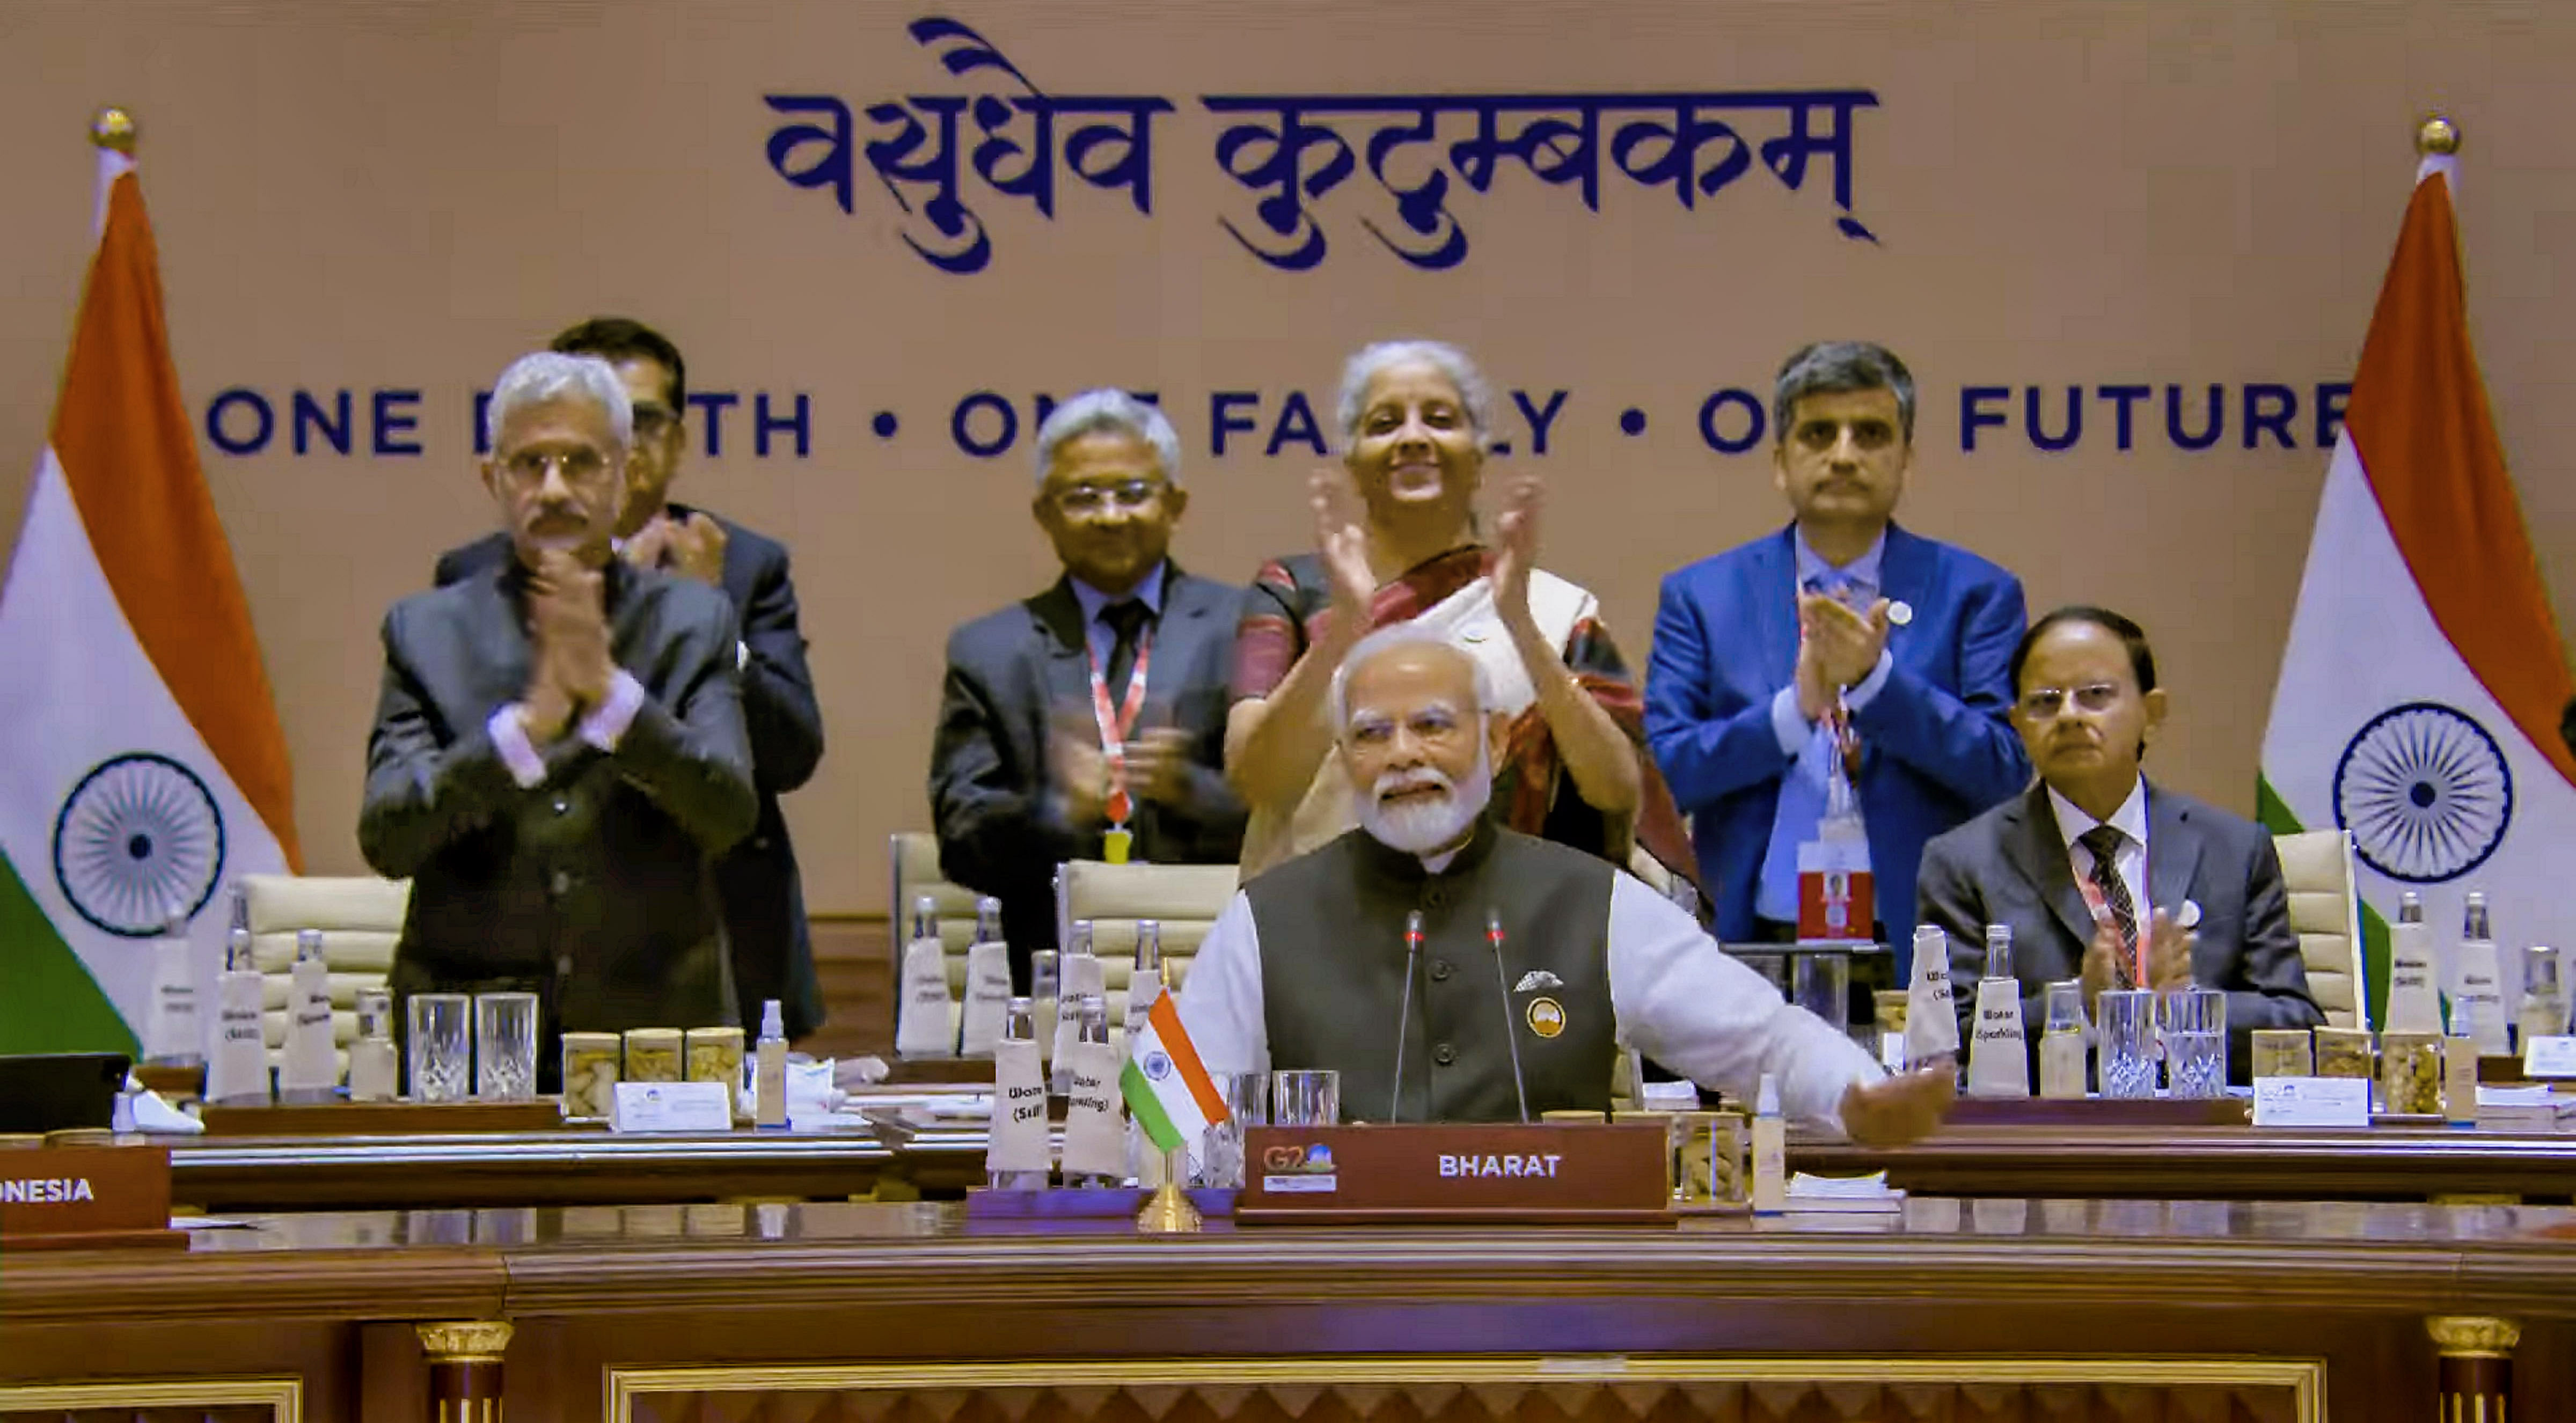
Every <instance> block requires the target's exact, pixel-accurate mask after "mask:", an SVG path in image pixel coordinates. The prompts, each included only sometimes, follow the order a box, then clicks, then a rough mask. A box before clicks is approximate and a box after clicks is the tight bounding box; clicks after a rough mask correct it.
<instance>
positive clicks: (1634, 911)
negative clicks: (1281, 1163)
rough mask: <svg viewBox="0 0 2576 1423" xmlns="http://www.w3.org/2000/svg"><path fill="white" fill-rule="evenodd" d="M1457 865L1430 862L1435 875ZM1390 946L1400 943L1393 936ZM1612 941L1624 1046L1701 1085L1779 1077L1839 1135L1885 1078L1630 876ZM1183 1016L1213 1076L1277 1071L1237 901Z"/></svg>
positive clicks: (1207, 951)
mask: <svg viewBox="0 0 2576 1423" xmlns="http://www.w3.org/2000/svg"><path fill="white" fill-rule="evenodd" d="M1450 858H1452V857H1450V856H1437V857H1433V859H1432V860H1429V861H1426V862H1425V863H1426V866H1427V867H1428V868H1430V869H1431V871H1432V872H1433V873H1434V874H1437V873H1439V872H1440V870H1441V868H1442V867H1443V866H1444V865H1445V864H1446V862H1447V860H1448V859H1450ZM1387 938H1388V942H1390V943H1392V942H1394V941H1395V935H1394V933H1393V932H1392V931H1390V932H1389V934H1388V936H1387ZM1609 942H1610V1007H1611V1011H1612V1013H1613V1014H1614V1015H1616V1018H1617V1021H1618V1024H1619V1029H1618V1031H1619V1041H1620V1043H1621V1044H1622V1045H1624V1046H1627V1047H1633V1048H1635V1049H1637V1050H1638V1051H1639V1052H1642V1053H1644V1054H1645V1055H1646V1056H1648V1057H1651V1058H1653V1059H1654V1060H1655V1061H1657V1062H1660V1063H1662V1064H1663V1065H1665V1066H1666V1067H1669V1068H1672V1069H1673V1070H1675V1071H1677V1072H1681V1073H1683V1074H1685V1075H1687V1076H1688V1077H1689V1078H1690V1079H1691V1080H1692V1081H1694V1082H1698V1083H1700V1084H1702V1085H1704V1086H1709V1087H1715V1088H1718V1089H1720V1090H1722V1091H1725V1092H1726V1093H1728V1094H1729V1095H1731V1096H1734V1097H1737V1098H1740V1099H1741V1100H1743V1101H1745V1102H1747V1103H1750V1102H1751V1101H1752V1100H1753V1098H1754V1093H1755V1090H1756V1088H1757V1087H1758V1086H1759V1084H1760V1082H1761V1080H1762V1074H1763V1073H1765V1072H1769V1073H1774V1074H1777V1075H1778V1077H1779V1079H1780V1110H1781V1111H1782V1112H1784V1113H1785V1114H1787V1115H1789V1116H1791V1117H1795V1118H1799V1119H1803V1120H1808V1121H1814V1122H1821V1123H1823V1124H1825V1125H1828V1126H1831V1127H1833V1128H1835V1129H1837V1130H1839V1129H1840V1128H1841V1125H1842V1118H1841V1115H1840V1112H1839V1110H1838V1109H1839V1108H1840V1106H1841V1104H1842V1099H1843V1092H1844V1090H1845V1089H1847V1088H1849V1087H1850V1086H1851V1085H1852V1084H1854V1083H1856V1082H1875V1081H1878V1080H1879V1079H1880V1078H1882V1077H1884V1076H1885V1075H1886V1074H1885V1072H1883V1071H1882V1070H1881V1069H1880V1067H1879V1065H1878V1063H1877V1062H1876V1061H1875V1060H1874V1059H1872V1058H1871V1057H1870V1055H1869V1054H1868V1053H1866V1052H1864V1051H1862V1050H1861V1048H1860V1046H1859V1045H1858V1044H1857V1043H1854V1042H1853V1041H1852V1040H1851V1039H1850V1038H1848V1037H1846V1036H1844V1035H1843V1034H1841V1033H1838V1032H1835V1031H1834V1030H1833V1028H1832V1027H1831V1026H1830V1025H1829V1024H1827V1023H1826V1022H1825V1020H1824V1019H1822V1018H1819V1017H1817V1016H1816V1015H1814V1014H1813V1013H1810V1012H1808V1011H1806V1010H1805V1009H1803V1008H1798V1007H1793V1006H1791V1005H1790V1004H1789V1003H1787V1002H1785V1001H1783V1000H1782V999H1781V997H1780V990H1778V989H1776V988H1774V987H1772V986H1771V984H1770V981H1769V980H1767V979H1765V978H1763V977H1762V975H1760V974H1758V973H1756V972H1754V971H1753V970H1752V969H1750V968H1748V967H1746V966H1745V965H1744V964H1743V963H1741V962H1739V961H1737V960H1736V959H1735V958H1734V957H1733V956H1731V955H1729V954H1728V953H1727V952H1726V951H1725V950H1723V949H1721V948H1719V947H1718V945H1717V942H1716V941H1715V940H1713V939H1711V938H1710V937H1709V936H1708V935H1707V934H1706V933H1705V932H1703V931H1702V930H1701V929H1700V927H1699V921H1697V920H1695V919H1693V918H1692V917H1691V916H1690V914H1689V913H1688V912H1686V911H1685V910H1683V909H1682V908H1681V907H1680V906H1678V905H1676V904H1674V903H1673V902H1672V901H1671V900H1668V899H1666V898H1664V897H1663V896H1662V895H1660V894H1657V893H1655V891H1654V890H1652V889H1650V888H1648V887H1647V886H1646V885H1645V883H1644V882H1643V881H1641V880H1638V879H1637V878H1635V877H1634V876H1632V875H1629V874H1627V873H1625V872H1618V873H1617V877H1616V878H1615V879H1614V880H1613V881H1612V882H1611V887H1610V932H1609ZM1390 1006H1391V1005H1390ZM1179 1008H1180V1012H1181V1025H1182V1026H1183V1027H1184V1028H1185V1029H1187V1030H1188V1032H1189V1035H1190V1044H1191V1046H1192V1047H1194V1048H1196V1049H1197V1051H1198V1055H1199V1061H1200V1062H1202V1063H1204V1064H1205V1065H1206V1067H1207V1069H1208V1071H1210V1072H1212V1073H1219V1072H1267V1071H1269V1070H1270V1034H1269V1027H1268V1019H1267V1017H1266V1016H1265V1014H1264V1011H1263V1007H1262V990H1261V935H1260V931H1259V929H1258V928H1257V927H1256V925H1255V922H1254V919H1253V914H1252V901H1251V899H1250V898H1248V897H1247V896H1245V895H1244V894H1243V893H1242V892H1241V891H1239V890H1238V891H1236V893H1235V896H1234V900H1233V902H1232V903H1230V904H1228V905H1226V907H1225V912H1224V913H1223V914H1220V915H1218V916H1217V920H1216V923H1215V924H1214V925H1212V926H1211V927H1210V928H1209V930H1208V936H1207V939H1206V941H1205V942H1203V943H1202V944H1200V945H1199V951H1198V954H1197V955H1196V956H1195V957H1193V958H1192V959H1191V960H1190V971H1189V976H1188V978H1187V979H1186V980H1185V981H1184V982H1183V984H1182V987H1181V991H1180V995H1179ZM1601 1070H1602V1071H1603V1072H1604V1073H1607V1072H1608V1071H1609V1070H1610V1065H1609V1064H1608V1063H1603V1064H1602V1066H1601Z"/></svg>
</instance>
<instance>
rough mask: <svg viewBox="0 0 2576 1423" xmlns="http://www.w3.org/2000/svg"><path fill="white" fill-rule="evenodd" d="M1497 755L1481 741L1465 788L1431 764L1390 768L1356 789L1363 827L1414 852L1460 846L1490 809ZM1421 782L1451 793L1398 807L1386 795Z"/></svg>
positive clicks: (1383, 840)
mask: <svg viewBox="0 0 2576 1423" xmlns="http://www.w3.org/2000/svg"><path fill="white" fill-rule="evenodd" d="M1491 756H1492V752H1491V751H1490V750H1489V749H1488V748H1487V747H1486V746H1485V744H1484V743H1482V742H1481V741H1480V742H1479V743H1478V744H1477V747H1476V769H1475V770H1474V771H1473V772H1472V773H1471V774H1469V776H1468V777H1467V784H1466V786H1465V788H1464V789H1461V788H1460V787H1459V786H1457V785H1456V784H1455V783H1453V782H1452V781H1451V780H1450V779H1449V778H1448V777H1447V776H1444V775H1442V774H1441V773H1440V772H1438V771H1436V770H1433V769H1432V768H1431V767H1429V766H1423V767H1419V768H1417V769H1415V770H1411V771H1389V772H1387V773H1386V774H1385V775H1383V776H1380V777H1378V778H1377V784H1376V785H1374V786H1371V787H1369V788H1368V789H1366V790H1355V791H1353V792H1352V798H1353V799H1355V800H1357V801H1358V802H1359V821H1360V828H1361V829H1363V830H1366V831H1367V832H1368V833H1369V834H1370V835H1371V836H1373V837H1374V838H1375V839H1376V840H1377V841H1378V843H1380V844H1382V845H1384V846H1386V847H1387V848H1388V849H1391V850H1401V851H1403V852H1404V853H1406V854H1408V855H1429V854H1433V853H1435V852H1437V851H1439V850H1442V849H1445V848H1447V847H1449V846H1451V845H1453V844H1455V843H1456V842H1458V841H1459V840H1461V839H1463V838H1465V836H1466V834H1467V828H1468V827H1469V826H1471V825H1473V824H1475V822H1476V817H1477V816H1479V815H1482V814H1484V813H1485V805H1486V803H1487V802H1489V801H1491V800H1492V799H1493V798H1494V768H1493V765H1492V762H1491ZM1415 786H1438V787H1440V788H1441V789H1442V790H1443V791H1445V792H1447V794H1445V795H1442V796H1440V797H1438V798H1436V799H1428V800H1412V801H1405V802H1402V803H1399V804H1394V805H1390V804H1388V803H1387V802H1386V801H1385V800H1383V799H1382V797H1384V796H1385V795H1386V794H1387V793H1388V792H1390V791H1396V790H1405V789H1410V788H1412V787H1415Z"/></svg>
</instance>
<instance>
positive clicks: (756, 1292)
mask: <svg viewBox="0 0 2576 1423" xmlns="http://www.w3.org/2000/svg"><path fill="white" fill-rule="evenodd" d="M254 1224H255V1228H254V1229H248V1230H203V1231H199V1232H196V1233H195V1234H194V1235H193V1238H192V1246H191V1248H190V1249H188V1250H185V1251H126V1252H100V1253H75V1252H31V1253H26V1254H22V1255H19V1256H17V1257H16V1258H12V1259H10V1260H8V1261H6V1262H5V1268H0V1419H6V1420H8V1423H33V1420H36V1419H43V1420H46V1421H47V1423H58V1420H63V1419H77V1420H83V1423H89V1420H105V1419H109V1418H113V1419H116V1420H118V1423H128V1421H129V1420H151V1423H175V1420H179V1419H182V1418H184V1419H187V1420H190V1423H246V1420H251V1419H260V1420H271V1421H272V1423H274V1421H275V1420H288V1419H295V1420H308V1423H341V1420H358V1419H364V1420H367V1423H391V1420H402V1423H409V1420H413V1419H423V1418H429V1417H432V1416H433V1414H432V1412H431V1410H430V1407H429V1404H428V1402H427V1400H428V1399H430V1398H431V1397H432V1396H433V1395H435V1396H436V1397H438V1398H441V1399H444V1400H449V1402H448V1403H447V1404H446V1405H445V1407H446V1411H445V1412H443V1413H441V1414H439V1415H437V1416H440V1417H443V1418H470V1419H474V1420H476V1423H482V1420H486V1419H498V1418H499V1417H501V1416H502V1415H501V1414H500V1413H499V1412H498V1411H497V1406H498V1404H500V1403H502V1402H506V1408H507V1416H508V1417H509V1418H511V1419H513V1420H544V1421H545V1423H553V1421H554V1420H565V1423H587V1420H593V1419H610V1420H618V1423H627V1420H648V1419H649V1420H656V1423H679V1420H710V1423H712V1420H717V1419H727V1420H776V1421H778V1423H783V1420H805V1423H841V1421H842V1420H851V1421H852V1423H855V1421H856V1420H867V1421H868V1423H1489V1420H1501V1419H1508V1420H1511V1423H1685V1420H1694V1419H1724V1420H1742V1423H1765V1421H1766V1420H1783V1423H1788V1420H1824V1419H1843V1420H1850V1419H1892V1420H1893V1419H1903V1420H1933V1419H1940V1420H1969V1419H2033V1420H2036V1419H2043V1418H2045V1419H2052V1420H2055V1419H2105V1420H2107V1419H2114V1418H2116V1419H2122V1420H2140V1419H2213V1420H2237V1419H2244V1420H2284V1421H2285V1423H2287V1420H2309V1419H2323V1418H2326V1417H2329V1416H2331V1417H2333V1418H2335V1419H2338V1420H2377V1419H2400V1418H2403V1419H2409V1420H2415V1419H2420V1418H2423V1417H2424V1416H2426V1414H2427V1412H2428V1410H2429V1409H2431V1408H2432V1407H2433V1405H2434V1403H2435V1401H2436V1393H2437V1377H2440V1378H2442V1379H2445V1380H2453V1381H2455V1380H2456V1378H2457V1376H2458V1375H2457V1373H2456V1371H2458V1370H2463V1369H2468V1370H2479V1369H2483V1370H2493V1369H2495V1368H2497V1367H2498V1366H2500V1365H2501V1364H2502V1362H2503V1358H2502V1357H2497V1356H2504V1357H2510V1359H2511V1360H2512V1361H2513V1364H2512V1369H2513V1374H2514V1377H2513V1379H2512V1382H2511V1385H2510V1387H2511V1389H2512V1401H2513V1405H2514V1408H2513V1416H2515V1417H2522V1418H2534V1419H2544V1418H2550V1417H2562V1416H2567V1409H2568V1408H2569V1406H2570V1405H2571V1404H2576V1210H2570V1209H2566V1208H2550V1207H2529V1206H2525V1207H2497V1206H2435V1205H2422V1204H2413V1205H2405V1204H2385V1203H2361V1202H2281V1201H2240V1202H2209V1201H2184V1200H2177V1201H2148V1200H2047V1199H2042V1200H2025V1199H2018V1198H2003V1197H1997V1198H1988V1199H1980V1200H1973V1201H1959V1200H1955V1199H1937V1198H1922V1197H1918V1198H1915V1199H1914V1200H1912V1201H1910V1202H1908V1203H1907V1206H1906V1209H1905V1211H1904V1213H1903V1214H1902V1215H1901V1216H1897V1217H1852V1216H1821V1217H1772V1218H1762V1219H1758V1220H1757V1219H1752V1218H1744V1217H1727V1218H1705V1219H1693V1220H1689V1221H1686V1222H1684V1223H1682V1224H1680V1225H1674V1226H1659V1227H1632V1228H1602V1227H1589V1228H1577V1227H1530V1228H1523V1229H1495V1228H1490V1227H1463V1226H1462V1227H1447V1228H1442V1227H1414V1228H1386V1229H1348V1228H1335V1227H1317V1226H1250V1227H1245V1228H1242V1229H1240V1230H1232V1229H1227V1228H1226V1227H1225V1224H1224V1223H1223V1222H1218V1223H1214V1224H1213V1226H1212V1228H1211V1230H1210V1231H1209V1232H1207V1233H1205V1234H1201V1235H1197V1236H1186V1237H1151V1238H1147V1237H1138V1236H1136V1235H1134V1234H1132V1233H1131V1232H1130V1231H1129V1230H1128V1228H1127V1227H1126V1226H1125V1224H1124V1223H1123V1222H1118V1221H1111V1222H1105V1223H1103V1224H1102V1225H1101V1227H1099V1228H1098V1229H1096V1230H1094V1231H1090V1232H1085V1231H1084V1230H1083V1229H1082V1228H1081V1227H1080V1226H1074V1227H1058V1232H1059V1233H1055V1234H1051V1235H1035V1234H1023V1233H1005V1232H1003V1231H1001V1230H1000V1229H999V1228H997V1227H993V1226H988V1225H986V1224H984V1223H980V1222H971V1221H968V1220H967V1219H965V1216H964V1211H963V1209H962V1208H961V1207H960V1206H958V1205H956V1204H954V1203H941V1204H930V1203H924V1204H913V1205H885V1204H859V1205H853V1204H803V1205H700V1206H607V1207H587V1208H552V1207H547V1208H537V1207H522V1208H516V1209H507V1210H492V1211H409V1212H399V1211H388V1212H316V1213H308V1214H291V1215H282V1216H274V1217H264V1218H259V1219H257V1220H256V1221H255V1223H254ZM1019 1228H1020V1229H1022V1230H1025V1229H1027V1227H1025V1226H1021V1227H1019ZM2517 1336H2518V1346H2517V1345H2516V1344H2515V1343H2513V1342H2508V1341H2509V1340H2512V1339H2515V1338H2516V1337H2517ZM2437 1339H2438V1340H2439V1341H2441V1342H2439V1343H2437ZM2444 1355H2448V1356H2450V1357H2449V1358H2448V1359H2444V1358H2442V1357H2441V1356H2444ZM2487 1377H2490V1378H2492V1377H2494V1375H2493V1374H2492V1373H2490V1374H2488V1375H2487ZM458 1400H463V1401H461V1402H460V1401H458ZM476 1400H481V1401H484V1402H490V1403H492V1404H494V1405H495V1408H493V1409H486V1408H483V1407H481V1406H480V1405H479V1404H478V1403H477V1402H475V1401H476Z"/></svg>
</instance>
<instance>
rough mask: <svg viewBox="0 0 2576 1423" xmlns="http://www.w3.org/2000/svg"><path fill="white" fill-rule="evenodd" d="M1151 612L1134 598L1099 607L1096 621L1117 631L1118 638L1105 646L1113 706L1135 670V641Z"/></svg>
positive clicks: (1123, 697)
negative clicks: (1109, 645) (1107, 653)
mask: <svg viewBox="0 0 2576 1423" xmlns="http://www.w3.org/2000/svg"><path fill="white" fill-rule="evenodd" d="M1151 616H1152V610H1150V609H1148V608H1147V607H1146V606H1145V605H1144V603H1143V602H1141V601H1139V600H1137V599H1135V598H1129V599H1127V600H1126V601H1125V602H1120V603H1112V604H1110V605H1109V606H1108V607H1105V608H1103V609H1101V610H1100V621H1101V622H1102V623H1103V624H1104V625H1106V626H1107V627H1108V628H1109V630H1110V631H1111V632H1113V633H1116V634H1117V635H1118V641H1117V642H1116V644H1114V645H1113V646H1112V647H1111V648H1110V649H1109V671H1108V675H1107V677H1106V679H1105V680H1106V681H1107V682H1108V684H1109V700H1110V703H1111V705H1113V706H1115V705H1117V704H1119V703H1120V702H1122V701H1124V700H1125V698H1126V696H1127V679H1128V678H1130V677H1132V676H1134V675H1135V673H1136V643H1137V640H1138V639H1139V638H1141V637H1142V636H1143V635H1144V631H1145V620H1146V619H1147V618H1149V617H1151Z"/></svg>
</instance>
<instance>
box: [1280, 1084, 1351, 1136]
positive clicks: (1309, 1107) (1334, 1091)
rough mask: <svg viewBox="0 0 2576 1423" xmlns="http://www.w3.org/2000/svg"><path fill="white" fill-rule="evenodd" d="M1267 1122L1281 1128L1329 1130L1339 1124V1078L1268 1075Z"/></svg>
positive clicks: (1340, 1085)
mask: <svg viewBox="0 0 2576 1423" xmlns="http://www.w3.org/2000/svg"><path fill="white" fill-rule="evenodd" d="M1270 1112H1271V1119H1272V1120H1273V1121H1274V1122H1276V1123H1277V1124H1278V1125H1280V1126H1283V1127H1329V1126H1337V1125H1339V1124H1340V1122H1341V1120H1342V1074H1340V1073H1338V1072H1328V1071H1321V1070H1308V1071H1301V1072H1274V1073H1272V1074H1270Z"/></svg>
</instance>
